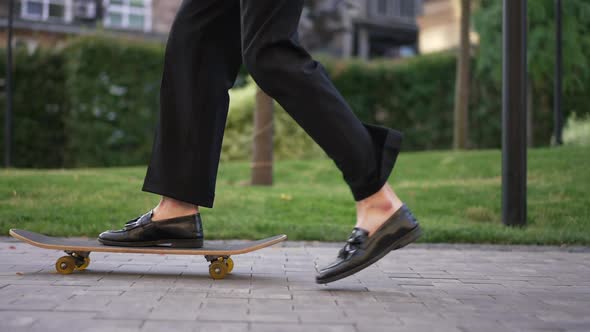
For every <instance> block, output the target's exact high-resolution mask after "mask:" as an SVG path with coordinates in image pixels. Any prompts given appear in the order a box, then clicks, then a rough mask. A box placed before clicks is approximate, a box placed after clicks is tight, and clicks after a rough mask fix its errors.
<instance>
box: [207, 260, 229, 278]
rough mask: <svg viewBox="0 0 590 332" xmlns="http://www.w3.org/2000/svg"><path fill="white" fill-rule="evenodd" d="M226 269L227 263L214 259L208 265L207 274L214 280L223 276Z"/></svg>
mask: <svg viewBox="0 0 590 332" xmlns="http://www.w3.org/2000/svg"><path fill="white" fill-rule="evenodd" d="M227 270H228V269H227V264H226V263H224V262H220V261H214V262H211V265H209V275H210V276H211V278H213V279H215V280H218V279H223V278H225V275H226V274H227Z"/></svg>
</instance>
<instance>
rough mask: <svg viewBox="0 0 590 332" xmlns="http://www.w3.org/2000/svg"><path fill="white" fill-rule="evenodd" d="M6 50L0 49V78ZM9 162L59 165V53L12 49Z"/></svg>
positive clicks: (63, 111) (0, 96) (1, 106)
mask: <svg viewBox="0 0 590 332" xmlns="http://www.w3.org/2000/svg"><path fill="white" fill-rule="evenodd" d="M5 61H6V53H5V51H4V50H3V49H0V78H2V79H4V78H5V77H6V62H5ZM14 63H16V66H15V68H14V91H15V93H14V98H13V103H14V110H13V140H12V143H13V144H12V150H13V154H12V165H13V166H15V167H36V168H47V167H58V166H61V165H62V164H63V159H64V154H65V140H66V133H65V130H64V127H65V117H66V116H67V107H66V104H65V103H64V101H65V100H66V98H65V86H64V82H65V71H64V70H63V68H64V58H63V56H62V55H61V54H60V53H56V52H50V51H44V50H41V51H38V52H35V53H34V54H27V53H26V51H25V50H24V49H18V50H16V51H15V52H14ZM5 108H6V94H5V91H2V92H1V93H0V155H1V156H4V151H3V150H4V116H5Z"/></svg>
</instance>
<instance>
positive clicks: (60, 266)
mask: <svg viewBox="0 0 590 332" xmlns="http://www.w3.org/2000/svg"><path fill="white" fill-rule="evenodd" d="M75 269H76V259H75V258H74V257H72V256H62V257H60V258H58V259H57V261H56V262H55V270H56V271H57V273H59V274H70V273H72V272H74V270H75Z"/></svg>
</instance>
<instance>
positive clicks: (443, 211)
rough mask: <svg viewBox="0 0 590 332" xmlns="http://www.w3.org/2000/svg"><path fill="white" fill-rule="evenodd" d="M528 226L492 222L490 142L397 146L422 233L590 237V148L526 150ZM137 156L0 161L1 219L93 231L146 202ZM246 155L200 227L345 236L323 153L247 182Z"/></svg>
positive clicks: (343, 198) (495, 164)
mask: <svg viewBox="0 0 590 332" xmlns="http://www.w3.org/2000/svg"><path fill="white" fill-rule="evenodd" d="M528 160H529V162H528V165H529V173H528V214H529V217H528V226H527V227H526V228H524V229H519V228H510V227H505V226H503V225H502V222H501V212H500V211H501V210H500V200H501V179H500V174H501V168H500V165H501V154H500V152H499V151H470V152H448V151H441V152H420V153H402V154H401V156H400V158H399V160H398V164H397V166H396V169H395V171H394V173H393V175H392V176H391V177H390V183H391V184H392V185H393V187H394V189H396V190H397V192H398V194H399V195H400V197H401V198H402V199H403V200H404V201H405V202H407V203H408V204H409V206H410V207H411V208H412V210H413V211H414V214H415V215H416V216H417V217H418V219H419V220H420V222H421V223H422V225H423V227H424V230H425V234H424V236H423V237H422V239H421V241H422V242H470V243H520V244H554V245H555V244H558V245H559V244H582V245H590V220H589V217H590V170H589V169H590V151H589V149H588V148H570V147H566V148H559V149H534V150H529V159H528ZM144 174H145V167H127V168H97V169H75V170H19V169H11V170H2V171H0V231H1V232H2V233H1V234H7V232H8V230H9V229H10V228H25V229H30V230H33V231H38V232H42V233H46V234H50V235H58V236H80V235H88V236H96V235H97V234H98V233H100V232H101V231H103V230H105V229H112V228H120V227H121V226H122V224H123V223H124V222H125V221H127V220H129V219H132V218H133V217H135V216H137V215H139V214H140V213H142V212H145V211H147V210H149V209H150V208H151V207H153V206H154V205H155V204H156V203H157V201H158V197H157V196H156V195H152V194H148V193H143V192H141V191H140V188H141V184H142V180H143V176H144ZM249 175H250V171H249V163H247V162H227V163H222V164H221V165H220V170H219V177H218V183H217V193H216V201H215V207H214V208H213V209H205V208H203V209H201V213H202V215H203V218H204V225H205V234H206V237H207V238H209V239H213V238H217V239H220V238H224V239H228V238H243V239H255V238H261V237H265V236H269V235H273V234H278V233H286V234H288V236H289V238H290V239H291V240H325V241H343V240H345V239H346V237H347V236H348V234H349V232H350V230H351V228H352V226H353V225H354V222H355V210H354V204H353V203H354V201H353V199H352V195H351V193H350V191H349V189H348V187H347V186H346V185H345V183H344V181H343V180H342V178H341V175H340V172H339V171H338V170H337V168H336V167H335V166H334V164H333V163H332V161H331V160H328V159H320V160H304V161H279V162H277V163H276V166H275V173H274V175H275V184H274V186H272V187H253V186H249V185H247V183H248V180H249Z"/></svg>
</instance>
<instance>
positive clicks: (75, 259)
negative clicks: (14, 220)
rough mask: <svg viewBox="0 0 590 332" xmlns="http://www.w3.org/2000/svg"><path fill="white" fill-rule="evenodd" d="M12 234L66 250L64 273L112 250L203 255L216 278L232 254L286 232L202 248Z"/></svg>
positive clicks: (274, 241) (277, 239)
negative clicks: (95, 254)
mask: <svg viewBox="0 0 590 332" xmlns="http://www.w3.org/2000/svg"><path fill="white" fill-rule="evenodd" d="M10 235H11V236H12V237H14V238H16V239H18V240H21V241H23V242H26V243H28V244H31V245H33V246H35V247H39V248H43V249H54V250H64V251H65V252H66V253H67V254H68V256H63V257H61V258H59V259H58V260H57V261H56V263H55V269H56V270H57V272H58V273H61V274H70V273H72V272H73V271H75V270H79V271H83V270H85V269H86V267H88V264H90V258H89V255H90V253H91V252H93V251H95V252H113V253H133V254H166V255H197V256H199V255H201V256H205V259H206V260H207V261H208V262H210V265H209V274H210V275H211V277H212V278H213V279H223V278H224V277H225V275H226V274H227V273H229V272H231V270H232V269H233V266H234V262H233V260H232V259H231V257H230V256H231V255H239V254H245V253H248V252H252V251H256V250H259V249H262V248H266V247H269V246H272V245H274V244H277V243H279V242H282V241H285V240H286V239H287V235H284V234H282V235H276V236H273V237H269V238H266V239H261V240H257V241H250V242H240V243H235V244H208V243H207V241H205V243H204V244H203V247H202V248H172V247H166V246H152V247H119V246H107V245H104V244H102V243H100V242H98V241H97V240H90V239H89V240H74V239H61V238H57V237H51V236H46V235H43V234H39V233H35V232H30V231H26V230H22V229H11V230H10Z"/></svg>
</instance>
